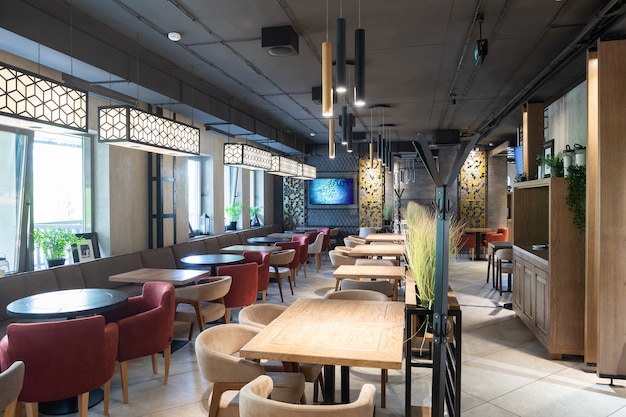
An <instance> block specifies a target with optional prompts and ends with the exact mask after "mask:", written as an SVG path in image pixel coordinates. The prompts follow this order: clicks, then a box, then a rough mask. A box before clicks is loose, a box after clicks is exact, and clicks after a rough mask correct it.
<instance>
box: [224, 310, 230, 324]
mask: <svg viewBox="0 0 626 417" xmlns="http://www.w3.org/2000/svg"><path fill="white" fill-rule="evenodd" d="M230 311H231V308H230V307H226V311H225V312H224V323H226V324H229V323H230Z"/></svg>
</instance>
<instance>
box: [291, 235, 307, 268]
mask: <svg viewBox="0 0 626 417" xmlns="http://www.w3.org/2000/svg"><path fill="white" fill-rule="evenodd" d="M291 241H292V242H299V243H300V253H299V258H300V265H298V270H299V269H300V266H301V267H302V268H303V269H304V277H305V278H306V263H307V261H308V260H309V237H308V236H293V237H292V238H291ZM296 273H297V272H296Z"/></svg>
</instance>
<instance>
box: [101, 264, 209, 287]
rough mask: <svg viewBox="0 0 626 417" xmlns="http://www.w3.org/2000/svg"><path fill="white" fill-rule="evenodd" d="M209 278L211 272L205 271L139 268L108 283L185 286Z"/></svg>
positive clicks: (113, 276) (111, 278)
mask: <svg viewBox="0 0 626 417" xmlns="http://www.w3.org/2000/svg"><path fill="white" fill-rule="evenodd" d="M205 276H206V277H209V276H211V272H210V271H207V270H205V269H161V268H141V269H135V270H134V271H128V272H124V273H122V274H117V275H111V276H110V277H109V281H115V282H131V283H135V284H144V283H146V282H149V281H159V282H169V283H170V284H172V285H185V284H190V283H192V282H194V281H195V280H196V279H199V278H202V277H205Z"/></svg>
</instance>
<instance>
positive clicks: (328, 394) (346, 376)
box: [324, 365, 350, 404]
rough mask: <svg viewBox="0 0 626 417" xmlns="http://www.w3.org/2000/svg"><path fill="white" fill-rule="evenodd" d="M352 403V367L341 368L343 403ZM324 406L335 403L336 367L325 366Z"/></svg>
mask: <svg viewBox="0 0 626 417" xmlns="http://www.w3.org/2000/svg"><path fill="white" fill-rule="evenodd" d="M349 402H350V367H349V366H342V367H341V403H342V404H348V403H349ZM324 404H336V402H335V365H324Z"/></svg>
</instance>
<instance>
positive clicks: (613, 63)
mask: <svg viewBox="0 0 626 417" xmlns="http://www.w3.org/2000/svg"><path fill="white" fill-rule="evenodd" d="M624 68H626V41H623V40H620V41H607V42H600V43H599V44H598V98H599V102H598V116H599V118H598V132H599V134H598V144H599V146H598V155H599V158H598V163H599V164H598V168H599V170H598V173H599V182H598V184H599V188H598V199H599V223H598V228H599V230H600V237H599V240H598V243H599V250H598V255H599V256H598V264H599V273H598V362H597V372H598V374H599V375H607V376H609V375H615V376H626V294H625V293H626V274H624V271H626V257H624V246H625V245H624V243H625V241H626V239H625V238H624V236H625V233H624V230H625V228H626V175H625V172H624V155H625V154H626V153H625V151H624V143H625V142H624V135H625V134H626V117H624V108H626V77H624V72H623V71H624Z"/></svg>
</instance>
